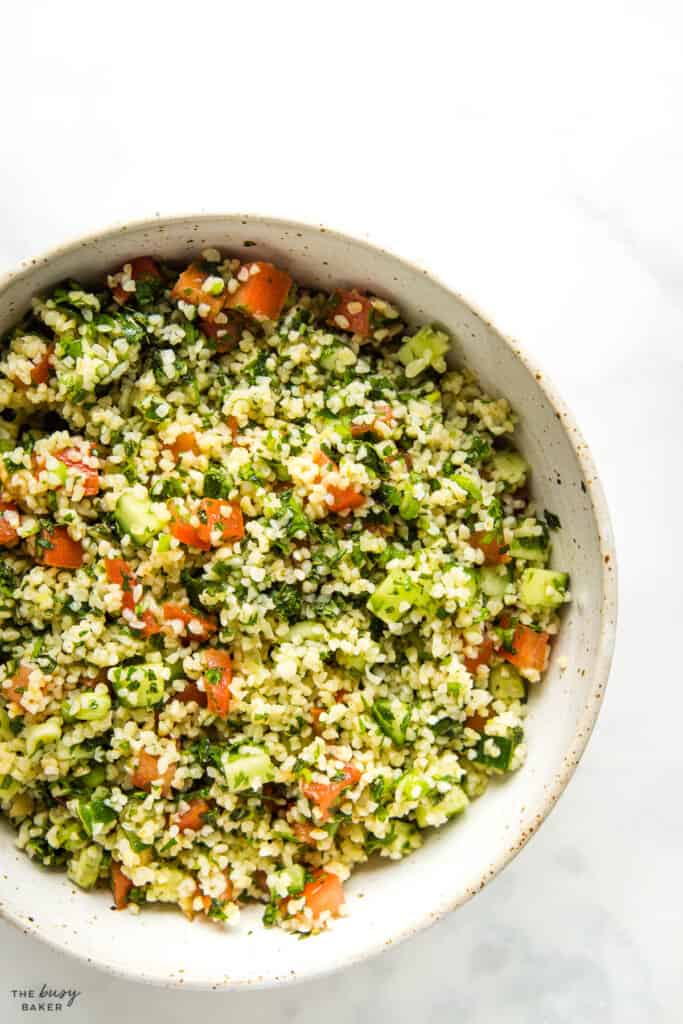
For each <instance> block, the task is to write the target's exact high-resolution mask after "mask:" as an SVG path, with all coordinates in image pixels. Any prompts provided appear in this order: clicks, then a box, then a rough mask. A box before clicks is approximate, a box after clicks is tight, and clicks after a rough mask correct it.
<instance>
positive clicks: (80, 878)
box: [67, 843, 103, 889]
mask: <svg viewBox="0 0 683 1024" xmlns="http://www.w3.org/2000/svg"><path fill="white" fill-rule="evenodd" d="M102 856H103V852H102V847H101V846H96V845H95V844H94V843H93V844H92V845H91V846H84V847H83V849H82V850H81V851H80V853H77V854H76V856H75V857H72V858H71V860H70V861H69V866H68V868H67V874H68V876H69V878H70V879H71V881H72V882H75V883H76V885H79V886H80V887H81V889H92V887H93V886H94V885H95V883H96V882H97V879H98V876H99V873H100V867H101V866H102Z"/></svg>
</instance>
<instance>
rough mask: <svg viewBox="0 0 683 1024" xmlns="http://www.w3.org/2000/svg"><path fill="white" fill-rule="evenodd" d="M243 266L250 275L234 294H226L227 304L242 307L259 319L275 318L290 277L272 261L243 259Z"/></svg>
mask: <svg viewBox="0 0 683 1024" xmlns="http://www.w3.org/2000/svg"><path fill="white" fill-rule="evenodd" d="M243 269H244V270H246V271H247V272H248V273H249V277H248V278H247V280H246V281H243V282H241V283H240V286H239V288H238V289H237V291H236V292H235V293H234V294H233V295H228V297H227V299H226V302H225V305H226V307H228V308H230V309H243V310H245V311H246V312H247V313H249V314H250V315H251V316H254V317H257V318H258V319H264V320H277V318H278V317H279V315H280V313H281V312H282V307H283V306H284V304H285V300H286V299H287V296H288V294H289V289H290V288H291V286H292V279H291V277H290V276H289V274H287V273H285V271H284V270H279V269H278V268H277V267H274V266H273V264H272V263H263V262H261V261H259V260H257V261H256V262H254V263H245V264H244V267H243Z"/></svg>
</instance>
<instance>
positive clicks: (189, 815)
mask: <svg viewBox="0 0 683 1024" xmlns="http://www.w3.org/2000/svg"><path fill="white" fill-rule="evenodd" d="M208 810H210V805H209V804H208V803H207V801H206V800H203V799H198V800H192V801H191V802H190V806H189V807H188V809H187V810H186V811H185V812H184V813H183V814H179V815H178V816H177V817H176V819H175V824H176V825H177V826H178V828H179V830H180V831H181V832H185V831H187V830H188V829H192V831H193V832H199V829H200V828H201V827H202V825H203V824H204V815H205V814H206V812H207V811H208Z"/></svg>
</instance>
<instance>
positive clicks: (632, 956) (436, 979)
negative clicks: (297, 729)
mask: <svg viewBox="0 0 683 1024" xmlns="http://www.w3.org/2000/svg"><path fill="white" fill-rule="evenodd" d="M449 11H450V13H447V12H449ZM2 26H3V27H2V37H1V39H2V60H1V61H0V84H1V85H2V93H3V99H4V102H3V113H2V159H1V160H0V211H1V224H2V231H1V232H0V269H4V268H8V267H10V266H12V265H13V264H14V263H15V262H16V261H17V260H19V259H20V258H22V257H24V256H26V255H28V254H32V253H34V252H37V251H40V250H42V249H44V248H46V247H48V246H51V245H53V244H55V243H57V242H59V241H60V240H62V239H63V238H66V237H69V236H72V235H74V234H77V233H79V232H82V231H85V230H88V229H91V228H95V227H98V226H101V225H103V224H106V223H108V222H110V221H112V220H116V219H122V218H123V219H126V218H130V217H132V216H138V215H144V214H147V213H150V212H154V211H157V210H160V211H163V212H172V211H190V210H198V209H206V210H219V209H225V210H231V209H251V210H263V211H266V212H272V213H278V214H281V215H285V216H287V215H289V216H302V217H305V218H308V219H311V220H316V221H318V220H319V221H323V222H325V223H327V224H329V225H331V226H335V227H341V228H345V229H347V230H349V231H351V232H354V233H356V234H361V235H368V236H369V237H371V238H372V239H374V240H377V241H379V242H381V243H384V244H387V245H389V246H390V247H393V248H395V249H396V250H398V251H399V252H401V253H402V254H404V255H406V256H408V257H412V258H414V259H416V260H418V261H421V262H423V263H424V264H425V265H427V266H429V267H430V268H432V269H434V270H435V271H436V272H438V273H439V275H440V276H442V277H443V278H444V279H446V280H448V281H449V282H450V283H452V284H454V285H455V286H456V287H457V288H458V289H459V290H460V291H461V292H463V293H464V294H465V295H467V296H468V297H470V298H471V299H472V300H473V301H474V302H475V303H477V304H478V305H479V306H481V307H482V308H484V309H485V310H486V311H488V312H489V314H490V315H491V316H492V317H493V318H494V319H495V320H496V321H497V322H498V323H499V325H500V326H501V327H503V328H504V329H505V330H507V331H508V332H509V333H511V334H513V335H516V336H517V337H519V338H521V339H523V341H524V343H525V345H526V347H527V348H528V349H529V350H530V351H531V352H532V353H533V355H534V356H535V357H536V358H537V359H538V360H539V361H540V363H541V364H542V365H543V366H544V367H545V369H546V370H547V371H548V372H549V373H550V375H551V376H552V377H554V379H555V381H556V383H557V384H558V386H559V388H560V390H561V391H562V392H563V393H564V395H565V397H566V398H567V399H568V401H569V403H570V405H571V406H572V407H573V409H574V411H575V413H576V415H577V418H578V421H579V423H580V424H581V425H582V427H583V429H584V432H585V433H586V435H587V438H588V440H589V442H590V443H591V445H592V447H593V450H594V453H595V456H596V458H597V461H598V465H599V467H600V469H601V471H602V474H603V478H604V483H605V486H606V490H607V495H608V499H609V500H610V504H611V508H612V514H613V519H614V526H615V532H616V536H617V545H618V551H619V555H620V568H621V585H622V598H621V602H622V605H621V627H620V638H619V643H618V647H617V655H616V659H615V663H614V669H613V673H612V680H611V684H610V687H609V689H608V692H607V697H606V701H605V705H604V710H603V714H602V716H601V719H600V722H599V724H598V726H597V729H596V732H595V734H594V737H593V740H592V742H591V744H590V747H589V749H588V752H587V754H586V756H585V758H584V760H583V763H582V765H581V767H580V768H579V771H578V773H577V775H576V777H575V779H574V781H573V783H572V784H571V786H570V788H569V790H568V792H567V793H566V794H565V796H564V797H563V799H562V800H561V802H560V804H559V806H558V808H557V809H556V811H555V812H554V813H553V815H552V816H551V818H550V820H549V821H548V822H547V823H546V824H545V825H544V827H543V828H542V830H541V832H540V834H539V835H538V836H537V837H536V838H535V839H534V840H533V841H532V843H531V844H530V846H529V847H527V849H526V850H525V851H524V853H523V854H522V855H521V856H520V857H519V858H518V859H517V860H516V861H515V862H514V863H513V864H512V866H511V867H510V868H509V869H508V870H507V871H506V872H505V873H504V874H503V875H502V876H501V877H500V878H499V879H498V880H497V881H495V882H494V883H493V884H492V885H490V886H489V888H488V889H487V890H485V891H484V893H483V894H481V895H480V896H479V897H477V898H476V899H475V900H474V901H472V902H471V903H470V904H468V905H467V906H466V907H464V908H463V909H461V910H460V911H458V912H457V914H456V915H454V916H452V917H451V918H449V919H447V920H445V921H443V922H442V923H440V924H439V925H437V926H436V927H434V928H433V929H432V930H431V931H428V932H427V933H424V934H422V935H420V936H418V937H417V938H415V939H413V940H412V941H410V942H409V943H408V944H406V945H404V946H402V947H400V948H398V949H395V950H393V951H391V952H389V953H386V954H384V955H383V956H382V957H380V958H379V959H376V960H374V961H372V962H369V963H367V964H365V965H363V966H360V967H357V968H355V969H352V970H350V971H347V972H345V973H342V974H338V975H336V976H333V977H331V978H329V979H325V980H321V981H317V982H315V983H313V984H307V985H303V986H300V987H294V988H290V989H287V990H284V991H276V992H265V993H245V994H239V995H229V994H228V995H225V994H224V995H220V996H217V995H211V994H207V995H204V994H193V993H189V992H180V993H175V992H174V993H171V992H163V991H158V990H154V989H151V988H145V987H141V986H137V985H133V984H129V983H126V982H123V981H120V980H118V979H113V978H110V977H109V976H106V975H104V974H102V973H99V972H98V971H96V970H93V969H89V968H87V967H85V966H83V965H81V964H78V963H76V962H74V961H71V960H70V959H67V958H65V957H63V956H62V955H60V954H58V953H55V952H54V951H52V950H50V949H48V948H45V947H43V946H42V945H41V944H39V943H38V942H36V941H33V940H30V939H28V938H26V937H24V936H22V935H21V934H19V933H18V932H16V931H14V929H12V928H10V927H9V926H8V925H6V924H0V941H1V942H2V955H1V956H0V1019H1V1020H2V1021H3V1022H5V1021H6V1022H7V1024H13V1022H14V1021H19V1020H25V1019H27V1015H26V1014H23V1013H22V1012H21V1008H20V1003H19V1002H16V1001H13V1000H12V997H11V993H10V990H11V989H18V988H26V987H30V986H39V985H40V984H41V983H43V982H45V983H47V984H48V985H50V986H58V987H62V986H65V987H76V988H77V989H79V990H80V991H81V993H82V995H81V996H80V997H79V998H78V1000H77V1002H76V1004H75V1005H74V1007H73V1008H72V1009H71V1010H68V1011H64V1013H63V1016H65V1017H66V1016H68V1018H69V1020H71V1021H73V1022H74V1024H76V1022H78V1024H81V1022H85V1021H89V1022H90V1021H98V1022H102V1024H109V1022H114V1021H117V1020H119V1018H121V1017H123V1016H124V1015H125V1016H127V1017H129V1018H131V1019H132V1020H134V1021H136V1022H137V1021H138V1020H140V1021H142V1020H145V1021H151V1022H155V1021H162V1020H163V1021H168V1022H175V1021H181V1020H182V1021H185V1020H187V1019H188V1017H190V1018H192V1019H202V1020H206V1021H214V1020H216V1021H217V1020H219V1019H223V1018H224V1017H225V1018H228V1019H230V1018H232V1019H239V1018H241V1019H244V1018H245V1017H247V1018H248V1019H254V1020H256V1019H258V1020H268V1021H273V1022H285V1021H288V1022H289V1021H292V1022H294V1024H308V1022H309V1021H310V1022H312V1021H320V1020H325V1021H326V1022H329V1024H341V1022H347V1021H358V1022H361V1024H365V1022H371V1021H374V1020H383V1021H384V1020H387V1021H397V1022H406V1024H408V1022H411V1024H412V1022H414V1021H418V1020H419V1021H423V1020H424V1021H435V1022H441V1021H444V1022H445V1021H451V1020H458V1021H461V1022H462V1024H470V1022H472V1024H488V1022H493V1021H495V1022H497V1024H517V1022H522V1024H527V1022H529V1024H537V1022H538V1024H545V1022H548V1024H574V1022H582V1024H583V1022H586V1024H593V1022H595V1024H597V1022H600V1024H640V1022H641V1021H647V1022H652V1024H654V1022H656V1024H659V1022H674V1021H680V1020H681V1019H682V1018H683V987H682V982H681V967H682V966H683V965H682V963H681V961H682V959H683V956H682V952H683V945H682V941H681V890H680V875H677V873H678V871H679V868H680V862H681V853H682V852H683V825H682V819H681V799H680V781H679V780H680V773H681V749H682V746H683V740H682V735H683V734H682V733H681V730H680V728H677V727H676V725H675V722H676V715H677V714H678V715H680V713H681V710H683V708H682V704H683V700H682V697H681V693H682V692H683V691H682V687H681V678H680V668H679V667H678V666H679V664H680V655H679V654H678V653H677V652H678V649H679V647H680V645H679V643H677V640H678V639H679V638H680V621H681V611H682V610H683V607H682V602H681V598H680V593H681V584H680V551H681V499H682V498H683V488H682V485H681V472H680V469H681V455H680V452H681V442H682V441H683V437H682V436H681V433H682V432H681V415H680V414H681V404H682V394H683V361H682V356H681V344H682V338H683V258H682V257H683V252H682V245H681V237H682V236H683V202H682V201H681V195H682V192H683V141H682V134H681V121H682V118H683V61H682V60H681V57H682V50H683V16H682V14H681V10H680V5H679V4H678V3H675V2H672V3H657V2H649V3H646V2H644V0H643V2H641V3H636V2H625V0H622V2H619V3H601V4H596V3H594V2H590V3H585V2H581V0H578V2H576V0H575V2H574V3H573V4H571V5H563V7H562V10H561V9H560V5H556V4H546V3H523V2H522V3H520V4H508V3H506V2H499V3H485V4H474V5H472V4H450V5H446V4H443V3H436V2H431V0H422V2H421V3H420V4H419V5H415V4H410V5H409V4H407V3H400V2H398V3H393V4H384V3H376V4H368V3H365V4H361V3H356V2H354V0H346V2H345V3H344V4H337V3H327V4H315V3H302V2H294V3H290V4H282V3H275V2H267V0H262V2H261V3H260V4H258V5H252V7H251V9H250V6H249V5H241V6H240V7H239V8H238V7H237V5H234V4H230V5H228V4H222V3H213V2H212V0H203V3H202V4H199V5H196V6H195V7H190V6H188V5H187V4H180V3H177V2H175V0H165V2H163V3H153V2H148V3H146V4H142V3H130V2H128V0H119V2H118V3H116V4H115V5H113V4H112V5H107V7H106V9H105V6H104V5H100V4H95V3H92V2H87V3H84V2H69V0H67V2H65V3H62V4H57V3H54V2H53V0H50V2H38V0H24V2H23V3H22V4H11V5H6V7H4V8H3V22H2ZM676 562H678V570H677V568H676ZM672 640H673V643H672Z"/></svg>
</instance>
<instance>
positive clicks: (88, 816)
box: [78, 799, 117, 837]
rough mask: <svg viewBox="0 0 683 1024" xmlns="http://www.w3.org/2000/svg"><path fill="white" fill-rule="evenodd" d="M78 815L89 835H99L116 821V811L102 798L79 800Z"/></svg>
mask: <svg viewBox="0 0 683 1024" xmlns="http://www.w3.org/2000/svg"><path fill="white" fill-rule="evenodd" d="M78 817H79V818H80V819H81V821H82V823H83V828H84V829H85V831H86V832H87V833H88V835H89V836H91V837H92V836H99V835H101V834H102V832H106V831H107V826H108V825H111V824H113V822H115V821H116V817H117V815H116V811H115V810H114V809H113V807H110V806H109V804H107V803H105V802H104V800H83V799H81V800H79V801H78Z"/></svg>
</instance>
